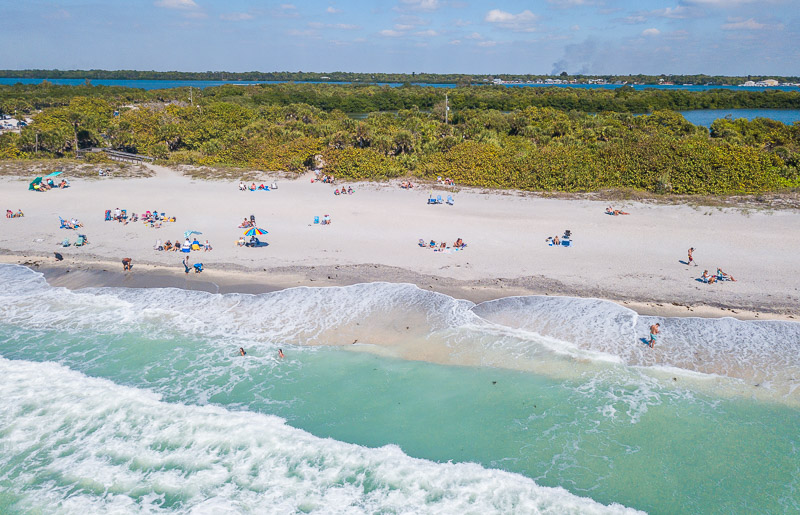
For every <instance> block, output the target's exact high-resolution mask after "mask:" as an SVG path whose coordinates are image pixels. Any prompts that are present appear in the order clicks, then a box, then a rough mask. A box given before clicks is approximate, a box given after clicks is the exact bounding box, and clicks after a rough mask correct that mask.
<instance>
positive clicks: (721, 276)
mask: <svg viewBox="0 0 800 515" xmlns="http://www.w3.org/2000/svg"><path fill="white" fill-rule="evenodd" d="M694 250H695V249H694V247H689V250H688V251H687V255H688V259H687V261H686V264H687V265H694V266H698V265H697V262H696V261H695V260H694ZM700 280H701V281H702V282H704V283H706V284H714V283H716V282H718V281H720V282H721V281H733V282H736V279H734V277H733V276H732V275H730V274H728V273H726V272H724V271H723V270H722V269H721V268H719V267H717V272H716V273H715V274H709V273H708V270H703V275H701V276H700Z"/></svg>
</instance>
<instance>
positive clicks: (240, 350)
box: [239, 347, 247, 356]
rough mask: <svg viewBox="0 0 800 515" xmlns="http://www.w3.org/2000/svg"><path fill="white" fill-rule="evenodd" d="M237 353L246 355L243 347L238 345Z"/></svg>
mask: <svg viewBox="0 0 800 515" xmlns="http://www.w3.org/2000/svg"><path fill="white" fill-rule="evenodd" d="M239 354H241V355H242V356H245V355H247V353H246V352H245V351H244V347H239Z"/></svg>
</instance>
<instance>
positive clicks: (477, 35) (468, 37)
mask: <svg viewBox="0 0 800 515" xmlns="http://www.w3.org/2000/svg"><path fill="white" fill-rule="evenodd" d="M465 39H476V40H481V39H483V36H481V35H480V34H478V33H477V32H473V33H472V34H470V35H469V36H465Z"/></svg>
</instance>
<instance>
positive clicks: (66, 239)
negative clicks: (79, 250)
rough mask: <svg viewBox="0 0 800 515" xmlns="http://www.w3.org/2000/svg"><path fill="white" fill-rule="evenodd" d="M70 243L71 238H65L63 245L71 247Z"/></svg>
mask: <svg viewBox="0 0 800 515" xmlns="http://www.w3.org/2000/svg"><path fill="white" fill-rule="evenodd" d="M70 245H71V244H70V242H69V238H64V241H62V242H61V246H62V247H69V246H70Z"/></svg>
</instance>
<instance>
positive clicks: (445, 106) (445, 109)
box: [444, 93, 450, 125]
mask: <svg viewBox="0 0 800 515" xmlns="http://www.w3.org/2000/svg"><path fill="white" fill-rule="evenodd" d="M449 112H450V106H449V105H447V93H445V94H444V124H445V125H447V120H448V116H447V115H448V114H449Z"/></svg>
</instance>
